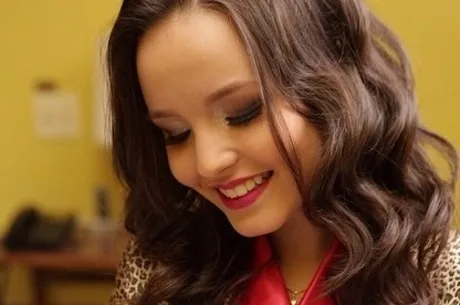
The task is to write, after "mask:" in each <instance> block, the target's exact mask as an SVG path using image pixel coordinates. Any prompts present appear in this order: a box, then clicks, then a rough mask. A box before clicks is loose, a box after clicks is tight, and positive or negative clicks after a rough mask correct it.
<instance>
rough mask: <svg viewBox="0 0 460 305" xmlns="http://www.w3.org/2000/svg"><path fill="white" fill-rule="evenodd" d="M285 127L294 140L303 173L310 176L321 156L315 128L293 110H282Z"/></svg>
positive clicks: (318, 138) (319, 142)
mask: <svg viewBox="0 0 460 305" xmlns="http://www.w3.org/2000/svg"><path fill="white" fill-rule="evenodd" d="M283 117H284V120H285V122H286V125H287V126H286V127H287V129H288V130H289V133H290V135H291V137H292V140H293V142H294V145H295V148H296V151H297V153H298V154H299V157H300V162H301V164H302V167H303V169H304V173H305V174H306V175H307V177H308V176H311V175H312V174H313V172H314V170H315V168H316V167H317V166H318V163H319V160H320V156H321V140H320V137H319V134H318V132H317V131H316V129H315V128H314V127H313V126H312V125H311V124H310V123H308V121H307V120H306V119H305V118H304V117H303V116H301V115H299V114H298V113H297V112H295V111H294V110H290V109H289V110H286V111H283Z"/></svg>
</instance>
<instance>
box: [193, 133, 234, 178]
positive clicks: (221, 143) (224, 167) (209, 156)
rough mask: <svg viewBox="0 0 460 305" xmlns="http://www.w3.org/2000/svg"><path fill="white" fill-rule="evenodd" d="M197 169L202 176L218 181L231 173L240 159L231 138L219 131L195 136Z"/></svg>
mask: <svg viewBox="0 0 460 305" xmlns="http://www.w3.org/2000/svg"><path fill="white" fill-rule="evenodd" d="M195 140H196V141H195V154H196V170H197V173H198V175H199V176H200V177H201V178H204V179H206V180H207V181H208V182H211V181H212V182H216V181H219V182H220V180H222V179H224V178H225V177H224V176H226V175H229V172H230V171H231V169H232V167H233V165H235V164H236V162H237V160H238V153H237V151H236V149H235V147H234V144H233V143H232V141H231V140H229V139H227V138H226V137H225V136H224V135H220V134H218V133H206V134H205V135H201V136H200V137H199V138H198V137H196V138H195Z"/></svg>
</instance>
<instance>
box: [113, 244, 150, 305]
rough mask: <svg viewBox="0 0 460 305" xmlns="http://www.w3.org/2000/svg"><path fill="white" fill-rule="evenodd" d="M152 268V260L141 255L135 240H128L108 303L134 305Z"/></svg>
mask: <svg viewBox="0 0 460 305" xmlns="http://www.w3.org/2000/svg"><path fill="white" fill-rule="evenodd" d="M152 269H153V264H152V262H151V261H150V260H148V259H147V258H146V257H145V256H143V255H142V253H141V251H140V250H139V249H138V247H137V244H136V242H135V241H130V242H129V243H128V246H127V248H126V249H125V251H124V253H123V256H122V259H121V262H120V264H119V266H118V270H117V274H116V277H115V285H116V286H115V290H114V292H113V293H112V296H111V298H110V301H109V305H135V304H136V302H137V300H138V298H139V296H140V295H141V294H142V292H143V290H144V287H145V285H146V283H147V281H148V279H149V275H150V274H151V272H152Z"/></svg>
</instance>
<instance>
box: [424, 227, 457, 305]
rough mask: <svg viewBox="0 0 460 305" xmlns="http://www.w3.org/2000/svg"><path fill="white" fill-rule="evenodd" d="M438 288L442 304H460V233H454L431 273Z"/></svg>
mask: <svg viewBox="0 0 460 305" xmlns="http://www.w3.org/2000/svg"><path fill="white" fill-rule="evenodd" d="M431 280H432V284H433V285H434V287H435V288H436V289H437V290H438V293H439V300H440V303H439V304H440V305H460V235H459V233H458V232H455V233H452V234H451V236H450V239H449V243H448V246H447V248H446V249H445V250H444V251H443V252H442V254H441V256H440V257H439V259H438V264H437V266H436V268H435V270H434V271H433V273H432V274H431Z"/></svg>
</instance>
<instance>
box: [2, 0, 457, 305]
mask: <svg viewBox="0 0 460 305" xmlns="http://www.w3.org/2000/svg"><path fill="white" fill-rule="evenodd" d="M120 2H121V1H120V0H79V1H62V0H14V1H2V3H1V4H0V106H1V108H0V109H1V114H0V118H1V119H0V232H3V231H4V229H5V227H6V224H7V223H8V220H9V218H10V217H11V215H13V213H14V212H15V211H16V209H17V207H18V204H19V203H21V202H23V201H26V200H33V201H37V202H39V203H40V204H41V205H42V207H43V208H44V209H46V210H49V211H53V212H62V213H63V212H67V211H75V212H77V213H78V214H80V215H83V216H90V215H93V214H94V208H93V197H92V195H93V193H92V192H93V189H94V187H95V186H96V185H97V184H101V183H102V184H106V185H108V186H109V187H110V188H111V190H112V191H114V190H115V189H116V183H115V180H114V178H113V175H112V174H111V171H110V160H109V158H108V156H109V153H108V152H107V151H104V150H103V149H101V148H98V147H97V146H96V145H95V144H94V142H93V130H92V125H93V124H92V117H91V111H92V107H93V105H92V103H93V96H94V92H93V90H94V88H93V83H94V80H93V73H94V71H93V69H94V63H95V54H94V52H95V42H96V38H97V36H98V35H99V34H100V33H101V32H102V30H103V29H104V28H105V27H106V26H107V25H108V24H109V23H110V21H111V19H112V17H113V15H114V14H115V12H116V10H117V8H118V6H119V5H120ZM370 2H371V4H372V6H373V7H374V8H375V9H376V11H377V12H378V13H379V15H381V16H382V17H383V18H384V20H386V21H387V22H388V23H389V24H390V25H391V26H393V27H394V29H395V30H396V31H397V33H398V34H400V35H401V37H402V39H403V41H404V42H405V44H406V46H407V48H408V50H409V54H410V56H411V58H412V60H413V64H414V69H415V74H416V77H417V84H418V90H419V95H420V107H421V114H422V118H423V120H424V122H425V123H426V124H427V125H428V126H429V127H431V128H433V129H434V130H436V131H438V132H439V133H441V134H443V135H444V136H446V137H447V138H448V139H450V140H451V141H453V142H454V144H455V145H456V146H457V147H460V132H459V131H460V86H459V80H458V79H459V78H458V76H457V74H458V73H459V71H460V59H459V54H460V19H459V18H458V12H459V11H460V2H459V1H458V0H438V1H432V0H373V1H370ZM43 78H47V79H48V78H51V79H53V80H56V81H57V82H58V83H59V85H60V86H61V87H63V88H64V89H67V90H71V91H73V92H75V93H76V94H77V95H78V97H79V100H80V111H81V116H82V121H81V127H82V128H81V133H80V136H79V137H78V138H77V139H75V140H65V141H57V142H48V141H45V140H41V139H38V138H36V137H35V134H34V132H33V123H32V119H31V118H32V115H31V96H32V94H31V88H32V85H33V83H34V82H35V81H36V80H40V79H43ZM117 209H118V210H119V209H120V205H119V202H118V205H117ZM28 280H29V278H28V277H27V273H26V271H25V270H21V271H18V272H16V273H14V274H13V278H12V279H11V283H12V284H11V286H12V287H10V288H11V289H10V293H9V298H8V299H9V300H11V301H14V302H16V303H24V302H26V301H27V300H28V299H29V293H28V291H29V290H28V288H27V285H28V282H27V281H28ZM99 290H100V291H103V293H102V292H101V296H100V297H99V298H100V299H101V298H103V297H104V296H105V293H106V291H107V288H104V289H102V288H101V289H98V288H92V289H91V290H88V289H87V290H85V291H86V292H83V293H82V292H81V291H82V290H78V289H76V288H70V289H66V288H65V287H61V288H60V289H59V290H56V291H54V292H53V299H52V300H53V302H59V300H61V301H62V300H64V301H62V302H63V304H69V299H71V300H75V303H76V304H85V303H84V302H79V300H84V296H88V295H93V294H95V295H96V294H97V293H96V292H97V291H99ZM88 291H90V292H88Z"/></svg>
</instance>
